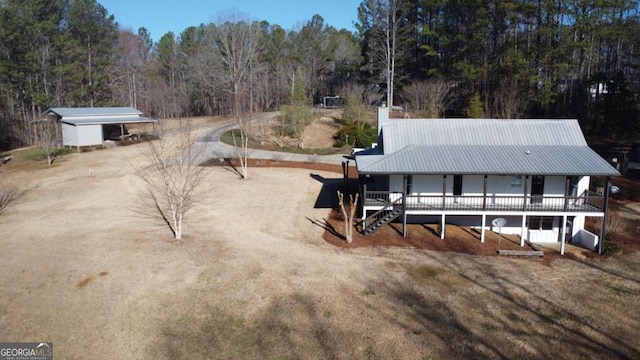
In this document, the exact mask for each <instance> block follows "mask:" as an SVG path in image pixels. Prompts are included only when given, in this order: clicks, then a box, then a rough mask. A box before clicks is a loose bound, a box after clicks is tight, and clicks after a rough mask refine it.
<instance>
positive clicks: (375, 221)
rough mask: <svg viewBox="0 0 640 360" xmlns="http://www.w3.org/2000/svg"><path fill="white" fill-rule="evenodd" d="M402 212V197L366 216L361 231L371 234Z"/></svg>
mask: <svg viewBox="0 0 640 360" xmlns="http://www.w3.org/2000/svg"><path fill="white" fill-rule="evenodd" d="M403 213H404V204H403V199H402V198H400V199H398V200H396V201H394V202H392V203H389V204H388V205H387V206H385V207H383V208H382V209H380V210H378V211H376V212H375V213H374V214H373V215H371V216H369V217H367V218H366V219H365V221H364V224H363V229H362V233H363V234H364V235H367V234H371V233H372V232H374V231H376V230H378V229H379V228H380V227H382V226H383V225H385V224H388V223H390V222H392V221H393V220H395V219H397V218H398V216H400V215H402V214H403Z"/></svg>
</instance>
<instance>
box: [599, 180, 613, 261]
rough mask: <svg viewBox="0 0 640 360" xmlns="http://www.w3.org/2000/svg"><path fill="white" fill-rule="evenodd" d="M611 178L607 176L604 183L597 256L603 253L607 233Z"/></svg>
mask: <svg viewBox="0 0 640 360" xmlns="http://www.w3.org/2000/svg"><path fill="white" fill-rule="evenodd" d="M610 180H611V178H610V177H609V176H607V179H606V180H605V182H604V186H605V188H604V204H603V205H602V211H603V212H604V215H603V216H602V226H601V227H600V241H598V254H600V255H602V252H603V251H604V235H605V234H606V233H607V232H606V228H607V208H608V207H609V188H610V187H611V183H610V182H609V181H610Z"/></svg>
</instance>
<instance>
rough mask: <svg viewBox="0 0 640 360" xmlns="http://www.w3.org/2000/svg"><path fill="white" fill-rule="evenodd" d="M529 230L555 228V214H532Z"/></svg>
mask: <svg viewBox="0 0 640 360" xmlns="http://www.w3.org/2000/svg"><path fill="white" fill-rule="evenodd" d="M529 230H553V216H531V217H530V218H529Z"/></svg>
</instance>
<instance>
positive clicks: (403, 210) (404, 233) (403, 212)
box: [402, 174, 407, 237]
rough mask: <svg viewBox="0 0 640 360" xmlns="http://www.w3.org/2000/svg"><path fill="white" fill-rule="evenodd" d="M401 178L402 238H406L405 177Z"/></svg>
mask: <svg viewBox="0 0 640 360" xmlns="http://www.w3.org/2000/svg"><path fill="white" fill-rule="evenodd" d="M402 178H403V180H402V219H403V220H402V237H407V175H406V174H405V175H403V177H402Z"/></svg>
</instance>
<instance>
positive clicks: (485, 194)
mask: <svg viewBox="0 0 640 360" xmlns="http://www.w3.org/2000/svg"><path fill="white" fill-rule="evenodd" d="M482 195H483V196H482V211H484V210H485V209H486V208H487V175H485V176H484V185H483V189H482ZM484 220H485V219H484V215H483V216H482V228H483V229H484ZM482 236H483V238H482V239H483V241H482V242H484V230H483V232H482Z"/></svg>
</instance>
